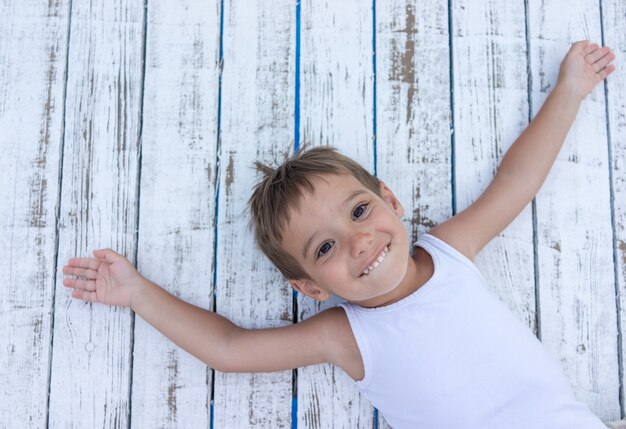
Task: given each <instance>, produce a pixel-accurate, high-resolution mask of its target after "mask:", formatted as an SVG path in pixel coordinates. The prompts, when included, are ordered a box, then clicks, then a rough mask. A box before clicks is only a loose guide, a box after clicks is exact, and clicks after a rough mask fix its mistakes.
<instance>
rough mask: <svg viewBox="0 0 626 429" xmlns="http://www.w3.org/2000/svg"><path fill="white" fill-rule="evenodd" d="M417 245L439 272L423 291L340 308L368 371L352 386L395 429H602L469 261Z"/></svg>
mask: <svg viewBox="0 0 626 429" xmlns="http://www.w3.org/2000/svg"><path fill="white" fill-rule="evenodd" d="M416 245H417V246H420V247H422V248H423V249H424V250H425V251H426V252H428V253H429V254H430V255H431V257H432V259H433V262H434V266H435V271H434V274H433V276H432V278H431V279H430V280H429V281H428V282H427V283H425V284H424V285H423V286H422V287H421V288H420V289H418V290H417V291H416V292H414V293H413V294H411V295H409V296H408V297H406V298H404V299H403V300H401V301H398V302H395V303H393V304H390V305H388V306H385V307H379V308H372V309H370V308H363V307H360V306H357V305H354V304H350V303H345V304H342V307H343V308H344V309H345V311H346V313H347V315H348V319H349V321H350V325H351V327H352V331H353V333H354V336H355V338H356V342H357V344H358V347H359V350H360V351H361V356H362V357H363V364H364V366H365V377H364V378H363V380H361V381H358V382H357V385H358V387H359V389H360V390H361V392H362V393H363V394H364V395H365V396H366V397H367V398H368V399H369V400H370V401H371V402H372V404H373V405H374V406H375V407H377V408H378V409H379V410H380V412H382V414H383V415H384V416H385V419H386V420H387V422H388V423H389V424H390V425H391V426H392V427H393V428H394V429H402V428H411V429H415V428H427V429H430V428H436V429H447V428H449V429H459V428H464V429H469V428H476V429H490V428H493V429H502V428H506V429H516V428H519V429H531V428H542V429H543V428H546V429H547V428H549V429H558V428H563V429H565V428H567V429H571V428H577V429H606V427H605V426H604V425H603V424H602V422H601V421H600V420H599V419H598V418H597V417H596V416H595V415H593V414H592V413H591V411H590V410H589V408H588V407H587V406H586V405H584V404H582V403H580V402H578V401H576V398H575V397H574V394H573V392H572V389H571V387H570V385H569V383H568V382H567V380H566V378H565V376H564V374H563V371H562V369H561V368H560V367H559V365H557V364H556V362H554V360H553V359H552V358H551V356H550V355H548V353H547V351H546V350H545V349H544V347H543V345H542V344H541V343H540V342H539V340H537V338H536V337H535V336H534V335H533V334H532V332H531V331H530V330H529V329H528V327H526V326H525V325H523V324H522V323H521V322H520V321H519V320H518V319H517V318H516V317H515V316H514V315H513V314H512V313H511V311H510V310H509V309H508V308H507V307H506V306H505V305H503V304H502V303H501V302H500V301H499V300H498V299H497V298H496V297H495V296H494V295H493V294H492V293H491V292H490V291H489V290H488V289H487V288H486V287H485V285H484V280H483V278H482V276H481V275H480V273H479V271H478V269H477V268H476V266H475V265H474V264H473V263H472V262H471V261H470V260H469V259H467V258H466V257H465V256H463V255H462V254H461V253H460V252H458V251H457V250H455V249H454V248H452V247H450V246H449V245H447V244H446V243H444V242H443V241H441V240H439V239H437V238H435V237H433V236H430V235H424V236H423V237H421V238H420V240H419V241H418V242H417V243H416Z"/></svg>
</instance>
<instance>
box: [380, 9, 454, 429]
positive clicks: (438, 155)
mask: <svg viewBox="0 0 626 429" xmlns="http://www.w3.org/2000/svg"><path fill="white" fill-rule="evenodd" d="M447 6H448V5H447V2H446V1H435V2H415V3H414V4H407V3H406V2H403V1H395V0H394V1H389V2H381V1H379V2H376V117H377V121H376V129H377V133H376V149H377V151H376V152H377V157H376V159H377V173H378V177H380V178H381V179H382V180H383V181H385V183H386V184H387V185H388V186H389V187H390V188H391V190H392V191H393V192H394V193H395V195H396V196H397V197H398V199H399V200H400V202H401V203H402V205H403V207H404V218H403V221H404V224H405V226H406V228H407V231H409V232H410V234H411V238H412V240H413V241H415V240H417V238H418V236H419V235H420V234H422V233H424V232H427V231H428V230H429V229H430V228H432V227H433V226H434V225H437V224H438V223H440V222H442V221H444V220H445V219H447V218H449V217H450V216H451V215H452V211H453V210H452V198H451V189H452V181H451V178H452V158H451V151H450V132H451V126H450V123H451V120H450V119H451V111H450V73H449V72H448V70H449V56H448V55H447V52H448V43H449V37H448V11H447ZM434 64H437V69H438V71H436V72H434V69H433V65H434ZM379 427H381V428H385V427H389V426H388V425H387V423H386V422H385V421H384V418H383V417H382V416H379Z"/></svg>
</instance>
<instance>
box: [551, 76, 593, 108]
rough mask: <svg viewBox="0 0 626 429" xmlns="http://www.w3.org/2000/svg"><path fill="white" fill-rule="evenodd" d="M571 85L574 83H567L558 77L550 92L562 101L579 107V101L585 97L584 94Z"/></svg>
mask: <svg viewBox="0 0 626 429" xmlns="http://www.w3.org/2000/svg"><path fill="white" fill-rule="evenodd" d="M573 86H575V85H571V84H568V82H566V81H563V80H560V79H559V80H558V81H557V83H556V86H555V87H554V89H553V90H552V92H553V93H555V94H556V95H557V96H558V97H559V98H560V99H562V100H563V101H564V102H566V103H568V104H570V105H576V107H579V106H580V103H582V101H583V100H584V99H585V97H586V94H580V93H579V92H578V91H576V88H573Z"/></svg>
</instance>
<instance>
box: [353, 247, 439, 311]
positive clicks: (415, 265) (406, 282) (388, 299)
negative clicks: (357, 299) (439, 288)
mask: <svg viewBox="0 0 626 429" xmlns="http://www.w3.org/2000/svg"><path fill="white" fill-rule="evenodd" d="M408 258H409V260H408V264H407V270H406V274H405V275H404V278H403V279H402V281H401V282H400V284H399V285H398V286H396V287H395V288H394V289H393V290H392V291H390V292H389V293H386V294H385V295H382V296H379V297H376V298H373V299H371V300H368V301H366V302H361V303H356V304H358V305H360V306H361V307H365V308H378V307H385V306H387V305H390V304H393V303H395V302H398V301H401V300H403V299H404V298H406V297H407V296H409V295H411V294H412V293H414V292H415V291H417V290H418V289H420V288H421V287H422V286H423V285H424V284H426V283H427V282H428V280H430V278H431V277H432V276H433V274H434V272H435V266H434V262H433V260H432V257H431V256H430V255H429V254H428V252H426V251H425V250H424V249H422V248H421V247H415V252H414V253H413V254H412V255H411V254H409V255H408Z"/></svg>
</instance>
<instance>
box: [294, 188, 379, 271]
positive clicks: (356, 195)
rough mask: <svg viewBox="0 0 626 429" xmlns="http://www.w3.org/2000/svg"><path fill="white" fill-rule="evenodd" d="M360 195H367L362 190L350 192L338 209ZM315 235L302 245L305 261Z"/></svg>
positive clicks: (315, 233)
mask: <svg viewBox="0 0 626 429" xmlns="http://www.w3.org/2000/svg"><path fill="white" fill-rule="evenodd" d="M361 194H367V191H366V190H364V189H358V190H356V191H354V192H352V193H351V194H350V195H348V198H346V199H345V200H343V202H342V203H341V206H340V207H343V206H345V205H346V204H348V203H349V202H350V201H352V200H353V199H355V198H356V197H358V196H359V195H361ZM316 235H317V231H316V232H314V233H313V235H311V237H309V239H308V240H307V241H306V243H305V244H304V249H303V250H302V257H303V258H304V259H306V254H307V252H308V251H309V247H310V246H311V243H312V242H313V239H314V238H315V236H316Z"/></svg>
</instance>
